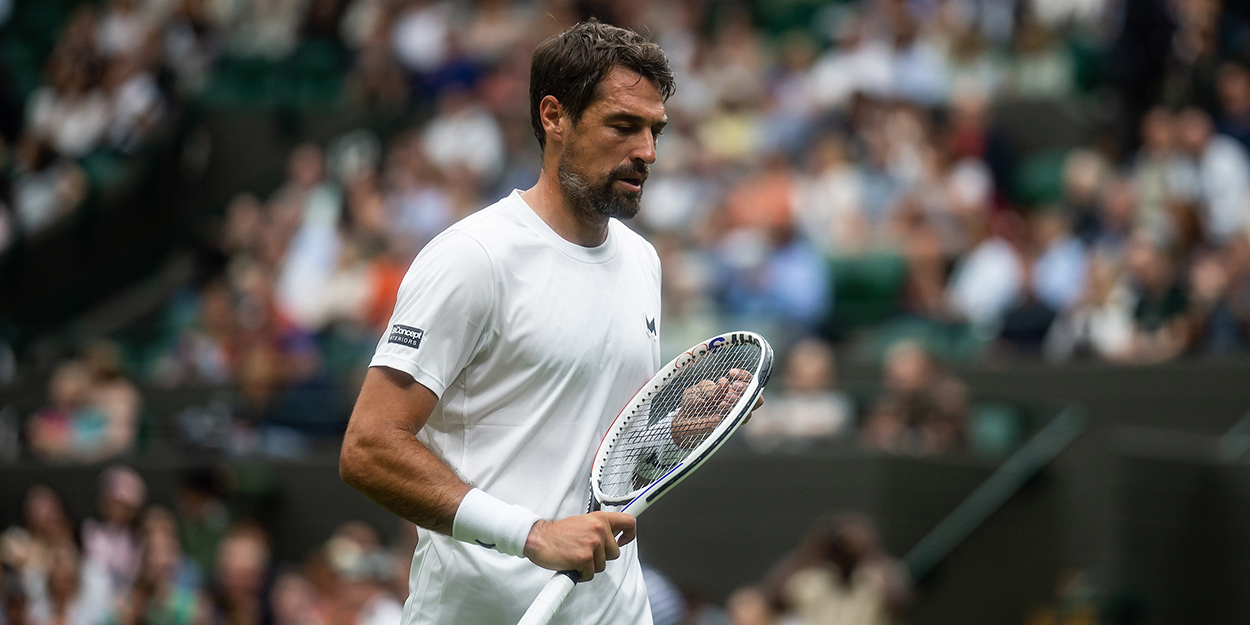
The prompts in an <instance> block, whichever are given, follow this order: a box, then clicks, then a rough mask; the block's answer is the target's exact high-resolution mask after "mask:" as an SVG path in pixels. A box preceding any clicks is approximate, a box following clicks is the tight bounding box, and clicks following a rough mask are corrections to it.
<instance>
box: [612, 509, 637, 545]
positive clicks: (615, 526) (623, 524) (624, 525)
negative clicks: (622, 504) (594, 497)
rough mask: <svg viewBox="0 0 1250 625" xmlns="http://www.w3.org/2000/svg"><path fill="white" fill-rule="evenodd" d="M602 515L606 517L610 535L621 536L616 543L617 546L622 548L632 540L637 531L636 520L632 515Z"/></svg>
mask: <svg viewBox="0 0 1250 625" xmlns="http://www.w3.org/2000/svg"><path fill="white" fill-rule="evenodd" d="M604 514H606V515H607V517H608V525H610V526H612V535H613V536H615V535H617V534H620V535H621V537H620V538H619V539H617V541H616V544H617V545H618V546H620V547H624V546H625V545H628V544H629V543H630V541H632V540H634V536H635V535H636V534H637V531H638V519H635V518H634V516H633V515H632V514H625V513H624V512H606V513H604Z"/></svg>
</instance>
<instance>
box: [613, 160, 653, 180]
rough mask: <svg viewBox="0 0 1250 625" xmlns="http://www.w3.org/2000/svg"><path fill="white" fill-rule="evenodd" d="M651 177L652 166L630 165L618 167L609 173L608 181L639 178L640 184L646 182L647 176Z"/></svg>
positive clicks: (644, 164) (642, 164)
mask: <svg viewBox="0 0 1250 625" xmlns="http://www.w3.org/2000/svg"><path fill="white" fill-rule="evenodd" d="M650 175H651V166H650V165H648V164H646V163H630V164H629V165H617V166H616V167H613V168H612V171H609V172H608V180H609V181H613V180H619V179H621V178H633V177H637V178H638V179H639V182H640V183H642V182H646V181H647V176H650Z"/></svg>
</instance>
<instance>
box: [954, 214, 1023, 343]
mask: <svg viewBox="0 0 1250 625" xmlns="http://www.w3.org/2000/svg"><path fill="white" fill-rule="evenodd" d="M987 221H988V223H986V222H982V223H980V224H977V225H976V226H975V229H974V239H973V240H974V241H976V243H975V245H974V246H973V247H972V248H971V250H970V251H969V252H968V254H967V255H966V256H964V257H963V258H961V259H960V260H959V262H958V263H957V264H956V265H955V269H954V273H953V274H952V275H951V278H950V282H949V283H948V285H947V288H946V300H947V305H948V306H949V307H950V309H951V310H952V311H953V312H954V313H955V314H956V315H957V316H960V317H962V318H964V319H967V320H968V321H969V322H971V323H972V325H973V327H974V328H976V329H977V331H978V332H980V333H981V334H982V336H987V337H992V336H995V335H997V333H998V330H999V327H1000V325H1001V324H1002V320H1003V315H1005V314H1006V313H1007V311H1008V310H1009V309H1010V308H1011V307H1012V306H1013V305H1014V304H1016V303H1017V299H1018V298H1019V297H1020V295H1021V292H1022V289H1023V288H1024V282H1025V276H1024V275H1023V272H1022V271H1021V266H1020V264H1021V260H1020V256H1019V254H1018V252H1017V251H1016V248H1015V246H1014V245H1012V244H1011V242H1009V241H1008V240H1007V238H1006V237H1004V236H1002V235H1001V234H1000V233H999V232H1002V231H1004V230H1007V229H1009V228H1010V226H1011V225H1012V222H1011V220H1010V218H1009V217H1007V216H1006V215H1002V214H999V215H997V216H996V217H994V218H992V219H988V220H987ZM992 229H993V230H998V231H999V232H993V231H992Z"/></svg>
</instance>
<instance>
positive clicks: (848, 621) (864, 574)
mask: <svg viewBox="0 0 1250 625" xmlns="http://www.w3.org/2000/svg"><path fill="white" fill-rule="evenodd" d="M765 595H766V596H767V597H768V598H770V599H771V603H772V607H773V609H774V610H777V611H780V612H783V613H788V614H791V615H793V617H794V619H795V622H796V623H798V624H800V625H835V624H836V625H886V624H888V623H893V622H895V621H896V620H897V619H898V618H900V617H901V616H902V615H903V614H904V613H905V612H906V610H907V608H908V607H909V606H910V605H911V602H912V588H911V580H910V579H909V577H908V574H907V569H906V568H905V567H904V566H903V565H902V563H901V562H899V561H897V560H895V559H894V558H891V557H890V556H889V555H888V554H886V553H885V552H884V550H882V548H881V544H880V541H879V540H878V538H877V531H876V529H875V528H874V527H873V524H872V522H871V521H870V520H868V518H867V517H865V516H863V515H861V514H855V513H844V514H839V515H836V516H832V517H827V518H824V519H821V520H820V521H819V522H817V524H816V526H815V527H813V528H812V529H811V531H809V532H808V535H807V537H806V538H805V539H804V541H803V543H802V544H801V545H800V546H799V547H798V548H797V549H795V550H794V552H793V553H791V554H790V556H789V557H788V558H787V559H786V560H785V561H784V562H782V564H781V565H779V566H778V567H777V568H776V569H775V570H774V571H773V573H772V574H771V575H770V576H769V580H768V581H767V583H766V586H765ZM735 607H737V608H739V609H742V607H741V606H735ZM758 609H759V605H758V603H757V602H756V603H755V606H754V610H756V611H758ZM744 622H752V620H748V621H744ZM754 622H760V621H758V620H754Z"/></svg>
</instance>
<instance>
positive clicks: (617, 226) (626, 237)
mask: <svg viewBox="0 0 1250 625" xmlns="http://www.w3.org/2000/svg"><path fill="white" fill-rule="evenodd" d="M609 223H610V224H611V226H610V227H611V228H612V229H613V230H614V231H615V234H616V237H617V239H618V241H619V242H620V243H619V244H620V245H621V246H622V247H624V248H628V249H630V250H633V251H635V252H637V253H639V254H642V255H643V256H644V257H649V258H653V259H654V260H655V261H656V262H657V263H658V262H659V260H660V256H659V254H657V253H656V251H655V246H653V245H651V242H650V241H648V240H647V239H646V238H645V237H643V236H642V235H641V234H638V233H637V232H635V231H634V230H633V228H630V227H629V226H627V225H625V224H624V223H623V222H622V221H620V220H619V219H613V220H611V221H610V222H609Z"/></svg>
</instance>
